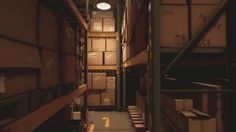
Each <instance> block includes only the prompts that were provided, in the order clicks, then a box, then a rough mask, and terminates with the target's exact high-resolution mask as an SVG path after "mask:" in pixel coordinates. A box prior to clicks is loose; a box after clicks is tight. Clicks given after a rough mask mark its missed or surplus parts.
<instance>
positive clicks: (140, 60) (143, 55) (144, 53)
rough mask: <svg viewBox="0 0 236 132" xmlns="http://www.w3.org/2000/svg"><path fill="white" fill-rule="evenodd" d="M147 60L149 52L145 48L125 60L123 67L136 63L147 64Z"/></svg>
mask: <svg viewBox="0 0 236 132" xmlns="http://www.w3.org/2000/svg"><path fill="white" fill-rule="evenodd" d="M144 58H145V59H144ZM147 62H148V53H147V51H146V50H144V51H142V52H140V53H139V54H138V55H136V56H135V57H133V58H131V59H129V60H127V61H126V62H124V63H123V67H125V68H126V67H130V66H135V65H139V64H145V63H147Z"/></svg>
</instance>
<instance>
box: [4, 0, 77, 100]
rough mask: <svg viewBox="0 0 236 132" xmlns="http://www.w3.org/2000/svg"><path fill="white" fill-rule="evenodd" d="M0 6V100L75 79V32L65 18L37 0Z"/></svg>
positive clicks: (10, 0) (9, 2)
mask: <svg viewBox="0 0 236 132" xmlns="http://www.w3.org/2000/svg"><path fill="white" fill-rule="evenodd" d="M19 5H20V6H19ZM37 5H38V6H37ZM9 7H11V8H9ZM0 8H1V10H2V11H1V12H0V16H1V17H2V21H1V24H0V28H1V31H0V99H2V98H8V97H13V96H16V95H20V94H23V93H26V92H30V91H34V90H45V89H48V88H55V87H59V86H60V85H61V84H72V83H74V82H75V81H76V78H75V74H76V72H75V69H76V68H75V63H76V57H75V35H76V34H75V31H74V30H73V29H72V28H71V27H70V26H69V24H68V23H67V22H66V21H63V23H59V17H57V16H55V15H54V13H53V12H52V11H51V10H49V9H48V8H47V7H45V6H44V5H42V4H40V3H38V2H37V1H30V0H22V1H20V2H19V1H17V0H9V1H4V2H2V4H1V5H0ZM36 20H38V22H36Z"/></svg>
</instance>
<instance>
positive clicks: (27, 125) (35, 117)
mask: <svg viewBox="0 0 236 132" xmlns="http://www.w3.org/2000/svg"><path fill="white" fill-rule="evenodd" d="M86 87H87V85H86V84H85V85H82V86H80V87H79V88H78V89H77V90H76V91H74V92H72V93H70V94H68V95H65V96H62V97H61V98H59V99H57V100H54V101H53V102H51V103H49V104H47V105H44V106H42V107H41V108H39V109H38V110H36V111H34V112H32V113H30V114H29V115H27V116H25V117H23V118H22V119H20V120H18V121H16V122H13V123H12V124H10V125H8V126H6V127H5V128H3V129H2V130H3V131H7V132H17V131H19V130H20V131H23V132H31V131H33V130H34V129H35V128H37V127H38V126H40V125H41V124H42V123H43V122H45V121H46V120H48V119H49V118H50V117H51V116H53V115H54V114H55V113H56V112H58V111H59V110H60V109H62V108H63V107H64V106H66V105H67V104H68V103H70V102H71V101H72V100H73V99H74V98H75V97H77V96H79V95H81V94H83V93H84V92H85V91H86Z"/></svg>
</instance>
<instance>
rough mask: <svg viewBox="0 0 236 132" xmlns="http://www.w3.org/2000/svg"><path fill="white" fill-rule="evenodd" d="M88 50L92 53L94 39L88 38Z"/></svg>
mask: <svg viewBox="0 0 236 132" xmlns="http://www.w3.org/2000/svg"><path fill="white" fill-rule="evenodd" d="M87 50H88V51H92V39H91V38H88V45H87Z"/></svg>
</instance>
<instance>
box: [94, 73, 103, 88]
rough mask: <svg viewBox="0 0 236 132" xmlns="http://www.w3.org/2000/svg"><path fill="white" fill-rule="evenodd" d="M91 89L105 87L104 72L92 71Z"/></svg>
mask: <svg viewBox="0 0 236 132" xmlns="http://www.w3.org/2000/svg"><path fill="white" fill-rule="evenodd" d="M92 87H93V89H106V73H92Z"/></svg>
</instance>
